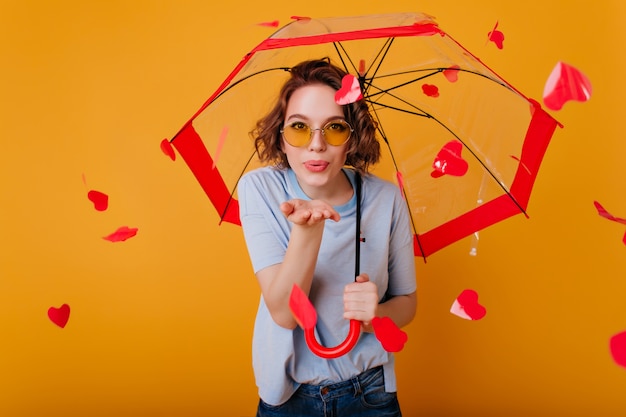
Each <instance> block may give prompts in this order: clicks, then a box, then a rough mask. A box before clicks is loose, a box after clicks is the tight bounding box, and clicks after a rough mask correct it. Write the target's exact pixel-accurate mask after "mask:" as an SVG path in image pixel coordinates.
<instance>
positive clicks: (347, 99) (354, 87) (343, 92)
mask: <svg viewBox="0 0 626 417" xmlns="http://www.w3.org/2000/svg"><path fill="white" fill-rule="evenodd" d="M362 98H363V93H361V85H360V84H359V80H358V79H357V78H356V77H355V76H354V75H352V74H347V75H345V76H344V77H343V79H342V80H341V88H340V89H339V90H337V92H336V93H335V102H336V103H337V104H339V105H340V106H341V105H344V104H350V103H355V102H357V101H359V100H361V99H362Z"/></svg>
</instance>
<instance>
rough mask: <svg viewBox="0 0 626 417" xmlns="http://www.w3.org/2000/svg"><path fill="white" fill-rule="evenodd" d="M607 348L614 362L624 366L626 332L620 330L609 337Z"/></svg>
mask: <svg viewBox="0 0 626 417" xmlns="http://www.w3.org/2000/svg"><path fill="white" fill-rule="evenodd" d="M609 349H610V351H611V356H612V357H613V360H614V361H615V363H616V364H618V365H619V366H622V367H624V368H626V332H621V333H618V334H616V335H614V336H613V337H611V339H610V340H609Z"/></svg>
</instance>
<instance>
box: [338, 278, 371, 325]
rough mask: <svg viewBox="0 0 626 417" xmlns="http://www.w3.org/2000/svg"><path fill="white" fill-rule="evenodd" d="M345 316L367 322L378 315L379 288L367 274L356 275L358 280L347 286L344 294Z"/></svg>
mask: <svg viewBox="0 0 626 417" xmlns="http://www.w3.org/2000/svg"><path fill="white" fill-rule="evenodd" d="M343 307H344V318H345V319H354V320H359V321H362V322H365V323H369V322H371V321H372V319H373V318H374V317H376V311H377V308H378V288H377V287H376V284H374V283H373V282H370V281H369V276H368V275H367V274H361V275H359V276H358V277H356V282H353V283H350V284H348V285H346V286H345V288H344V294H343Z"/></svg>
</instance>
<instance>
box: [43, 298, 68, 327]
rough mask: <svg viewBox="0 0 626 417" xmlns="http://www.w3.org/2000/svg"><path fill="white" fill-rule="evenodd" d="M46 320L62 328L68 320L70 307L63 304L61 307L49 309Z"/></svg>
mask: <svg viewBox="0 0 626 417" xmlns="http://www.w3.org/2000/svg"><path fill="white" fill-rule="evenodd" d="M48 318H49V319H50V321H51V322H52V323H54V324H56V325H57V326H59V327H60V328H64V327H65V325H66V324H67V321H68V320H69V319H70V306H68V305H67V304H63V305H62V306H61V307H59V308H56V307H50V308H49V309H48Z"/></svg>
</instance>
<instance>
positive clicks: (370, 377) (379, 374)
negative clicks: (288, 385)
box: [298, 366, 384, 399]
mask: <svg viewBox="0 0 626 417" xmlns="http://www.w3.org/2000/svg"><path fill="white" fill-rule="evenodd" d="M378 378H380V379H381V380H383V378H384V376H383V367H382V366H377V367H375V368H372V369H368V370H367V371H365V372H363V373H361V374H359V375H356V376H354V377H352V378H350V379H348V380H346V381H341V382H335V383H332V384H327V385H311V384H300V388H298V392H299V393H300V394H302V395H307V396H310V397H318V398H319V397H322V398H325V399H326V398H332V397H339V396H342V395H346V394H353V395H358V394H360V393H361V391H362V388H361V387H363V386H367V385H368V384H371V383H372V382H374V381H376V380H377V379H378Z"/></svg>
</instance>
